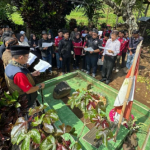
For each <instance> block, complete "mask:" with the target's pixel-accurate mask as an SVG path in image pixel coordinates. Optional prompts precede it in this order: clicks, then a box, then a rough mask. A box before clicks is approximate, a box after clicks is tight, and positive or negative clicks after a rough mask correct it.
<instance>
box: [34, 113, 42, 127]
mask: <svg viewBox="0 0 150 150" xmlns="http://www.w3.org/2000/svg"><path fill="white" fill-rule="evenodd" d="M44 116H45V114H42V116H40V118H39V117H38V116H36V117H34V120H35V121H34V122H32V126H33V127H36V126H38V125H39V124H41V123H42V121H43V117H44Z"/></svg>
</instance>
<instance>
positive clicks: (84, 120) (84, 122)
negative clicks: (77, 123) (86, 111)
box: [77, 119, 86, 141]
mask: <svg viewBox="0 0 150 150" xmlns="http://www.w3.org/2000/svg"><path fill="white" fill-rule="evenodd" d="M85 126H86V122H85V119H84V126H83V127H82V130H81V132H80V134H79V136H78V139H77V141H79V139H80V137H81V135H82V133H83V130H84V128H85Z"/></svg>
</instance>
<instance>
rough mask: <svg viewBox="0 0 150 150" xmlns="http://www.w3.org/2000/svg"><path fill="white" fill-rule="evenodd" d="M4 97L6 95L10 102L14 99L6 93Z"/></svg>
mask: <svg viewBox="0 0 150 150" xmlns="http://www.w3.org/2000/svg"><path fill="white" fill-rule="evenodd" d="M4 95H5V97H6V98H8V99H9V100H11V99H12V97H11V96H10V95H9V94H7V93H6V92H4Z"/></svg>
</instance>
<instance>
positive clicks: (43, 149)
mask: <svg viewBox="0 0 150 150" xmlns="http://www.w3.org/2000/svg"><path fill="white" fill-rule="evenodd" d="M40 150H56V143H55V138H54V137H53V136H52V135H50V136H48V137H47V138H46V139H45V140H44V141H43V142H42V143H41V144H40Z"/></svg>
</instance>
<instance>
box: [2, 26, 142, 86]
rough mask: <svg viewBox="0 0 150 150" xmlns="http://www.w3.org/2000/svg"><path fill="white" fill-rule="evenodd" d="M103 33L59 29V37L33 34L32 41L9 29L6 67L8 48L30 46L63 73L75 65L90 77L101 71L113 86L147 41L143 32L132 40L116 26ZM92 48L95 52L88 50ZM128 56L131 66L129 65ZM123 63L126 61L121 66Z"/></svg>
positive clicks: (7, 57) (5, 40) (4, 54)
mask: <svg viewBox="0 0 150 150" xmlns="http://www.w3.org/2000/svg"><path fill="white" fill-rule="evenodd" d="M101 33H102V34H101V35H100V34H99V31H98V30H97V29H96V28H93V29H88V28H87V27H85V28H84V29H83V30H79V29H78V27H74V31H72V32H71V33H69V31H68V30H61V29H59V30H58V36H56V37H55V38H52V33H51V32H49V33H48V32H46V31H42V38H41V39H40V40H38V39H37V37H36V35H35V34H31V37H30V40H28V39H27V37H26V35H25V32H24V31H20V33H19V34H17V35H15V34H14V32H12V31H8V30H7V31H5V32H4V33H3V36H2V40H3V44H2V45H1V47H0V57H1V58H2V60H3V63H4V67H6V66H7V64H8V63H9V60H10V59H11V58H12V56H11V54H10V50H9V49H8V47H9V46H8V45H9V43H11V45H13V44H14V45H16V44H18V45H21V46H29V47H30V50H32V52H33V53H34V54H35V55H36V56H38V58H42V59H43V60H44V61H47V62H48V63H49V64H50V65H51V66H52V60H54V58H55V59H56V64H57V69H58V70H60V69H61V70H62V74H65V73H68V72H70V66H71V64H72V65H73V69H74V70H76V69H81V71H83V72H85V73H87V74H90V73H92V77H94V78H95V76H96V73H100V72H101V74H102V80H101V81H105V80H106V84H109V82H110V80H111V74H112V71H113V70H114V71H115V72H119V70H120V68H121V67H122V68H124V67H125V70H126V72H127V71H128V70H129V69H130V68H131V66H132V63H133V59H134V55H135V52H136V47H137V45H138V44H139V43H140V41H141V40H143V38H142V37H141V36H140V35H139V31H133V32H132V37H131V38H129V36H128V31H127V30H120V31H117V30H116V28H115V27H114V28H113V30H112V29H111V26H105V27H103V28H102V32H101ZM45 43H52V44H51V45H50V46H48V47H45V46H43V45H44V44H45ZM88 47H90V48H92V49H93V51H86V50H85V49H86V48H88ZM5 48H6V50H5ZM8 54H9V55H8ZM126 55H127V63H126V64H125V58H126ZM81 60H82V61H81ZM99 60H100V61H102V62H103V65H102V64H101V65H100V66H98V61H99ZM120 61H122V62H121V64H120ZM91 71H92V72H91ZM49 72H50V73H52V67H50V68H49Z"/></svg>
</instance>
